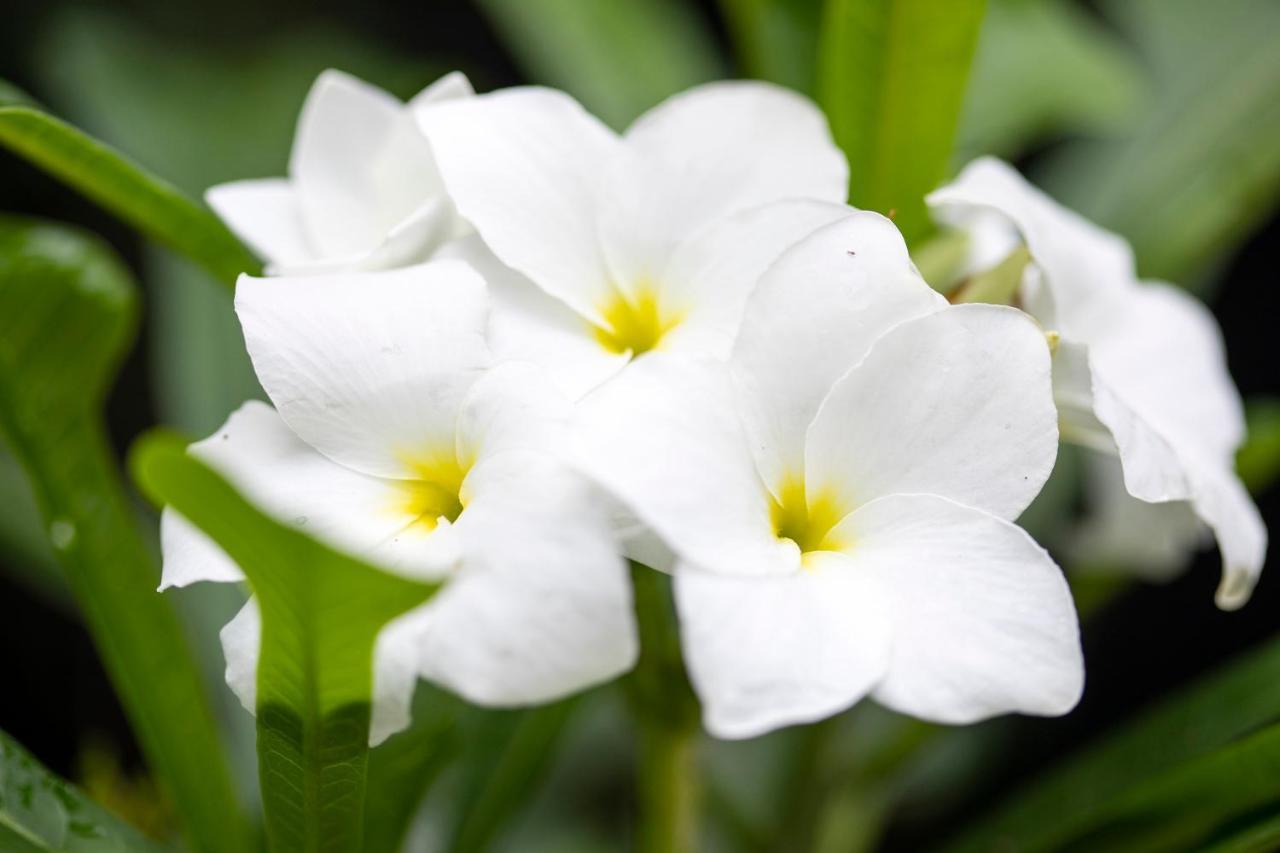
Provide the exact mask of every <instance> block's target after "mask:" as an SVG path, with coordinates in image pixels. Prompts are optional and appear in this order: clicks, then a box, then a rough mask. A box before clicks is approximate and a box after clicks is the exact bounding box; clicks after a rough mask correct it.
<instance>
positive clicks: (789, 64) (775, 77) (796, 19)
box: [720, 0, 822, 93]
mask: <svg viewBox="0 0 1280 853" xmlns="http://www.w3.org/2000/svg"><path fill="white" fill-rule="evenodd" d="M720 9H721V10H722V12H723V13H724V17H725V22H726V23H727V24H728V26H729V33H730V35H731V36H732V37H733V42H734V45H735V47H736V51H737V54H738V62H739V64H740V65H741V66H742V69H743V71H745V72H746V73H747V74H748V75H750V76H752V77H756V78H759V79H761V80H769V81H771V82H774V83H780V84H782V85H783V86H790V87H791V88H792V89H796V90H798V91H801V92H806V93H812V92H813V85H814V67H813V56H814V53H815V51H816V50H817V45H818V24H819V22H820V20H821V18H822V0H720Z"/></svg>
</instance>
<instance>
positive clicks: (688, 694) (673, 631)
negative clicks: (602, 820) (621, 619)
mask: <svg viewBox="0 0 1280 853" xmlns="http://www.w3.org/2000/svg"><path fill="white" fill-rule="evenodd" d="M631 574H632V582H633V585H634V589H635V606H636V621H637V625H638V627H639V633H640V660H639V661H638V662H637V664H636V669H635V672H634V673H633V674H632V676H631V677H630V678H629V679H628V685H627V686H628V697H629V699H630V703H631V709H632V714H633V716H634V717H635V720H636V727H637V731H638V734H637V745H638V751H639V754H638V756H637V760H636V772H637V779H636V800H637V807H638V811H639V821H638V825H637V838H636V849H637V850H638V851H640V853H685V851H693V850H696V849H697V846H698V844H697V841H698V813H699V800H700V793H701V774H700V771H699V767H698V749H697V746H698V743H697V742H698V704H697V701H696V700H695V699H694V697H693V691H692V690H691V689H690V688H689V680H688V677H687V676H686V674H685V670H684V663H683V661H682V659H681V656H680V640H679V635H678V633H677V630H678V629H677V626H676V616H675V608H674V607H673V606H672V602H671V589H670V579H669V578H668V577H667V576H666V575H663V574H662V573H660V572H657V571H654V570H653V569H650V568H647V567H645V566H641V565H638V564H633V568H632V573H631Z"/></svg>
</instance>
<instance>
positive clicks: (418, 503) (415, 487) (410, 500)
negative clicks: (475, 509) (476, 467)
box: [391, 451, 467, 532]
mask: <svg viewBox="0 0 1280 853" xmlns="http://www.w3.org/2000/svg"><path fill="white" fill-rule="evenodd" d="M405 464H406V466H407V467H408V468H409V470H410V471H411V472H412V475H413V476H412V477H411V478H409V479H405V480H400V481H398V482H397V483H396V494H395V498H394V500H393V502H392V507H391V508H392V510H393V511H394V512H395V513H397V514H398V515H401V516H403V517H406V518H408V519H409V526H410V527H411V528H413V529H417V530H420V531H422V532H430V531H432V530H435V529H436V526H437V525H438V524H439V523H440V519H441V518H444V519H447V520H448V521H449V522H450V523H452V522H455V521H457V520H458V516H460V515H462V509H463V507H464V506H465V505H466V502H465V501H464V500H463V498H462V481H463V479H465V478H466V476H467V470H466V468H465V467H464V466H463V465H461V464H460V463H459V462H458V460H457V457H456V456H455V455H454V453H453V452H452V451H448V452H442V453H436V454H414V455H410V456H406V457H405Z"/></svg>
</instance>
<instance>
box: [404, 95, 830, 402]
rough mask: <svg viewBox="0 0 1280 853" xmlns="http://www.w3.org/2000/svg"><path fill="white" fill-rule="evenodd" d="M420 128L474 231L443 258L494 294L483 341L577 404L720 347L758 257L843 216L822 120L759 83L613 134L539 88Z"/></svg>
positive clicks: (676, 101)
mask: <svg viewBox="0 0 1280 853" xmlns="http://www.w3.org/2000/svg"><path fill="white" fill-rule="evenodd" d="M420 124H421V126H422V128H423V130H424V132H425V134H426V136H427V138H428V139H429V140H430V143H431V147H432V150H433V152H434V154H435V157H436V162H437V163H438V165H439V168H440V174H441V176H442V178H443V179H444V184H445V187H446V188H447V190H448V192H449V194H450V196H451V197H452V199H453V201H454V203H455V204H456V206H457V210H458V212H459V214H460V215H461V216H462V218H463V219H465V220H466V221H468V222H469V223H470V225H471V226H473V227H474V228H475V230H476V232H477V233H478V236H477V237H473V238H471V239H470V240H464V241H462V242H460V243H458V244H455V245H454V246H452V247H450V248H449V249H448V250H446V253H445V254H450V253H452V254H455V255H457V256H461V257H464V258H466V259H467V260H469V261H471V262H472V263H473V264H475V265H476V266H477V267H478V268H480V269H482V271H484V273H485V275H486V278H488V279H489V281H490V283H491V285H492V286H493V293H494V299H495V301H496V303H497V304H498V306H499V308H500V309H501V310H499V311H497V312H495V330H494V336H495V347H497V348H499V349H500V350H501V351H502V352H504V353H509V354H512V355H518V356H521V357H527V358H530V359H533V360H536V361H539V362H540V363H544V364H548V365H550V367H551V369H552V370H553V372H554V373H555V374H556V375H557V376H558V377H559V381H560V384H561V386H562V387H564V388H565V389H566V391H567V392H568V393H570V394H571V395H572V396H578V395H580V394H581V393H584V392H585V391H587V390H589V389H590V388H592V387H594V386H595V385H597V384H599V382H601V381H602V380H603V379H605V378H607V377H608V376H610V375H612V374H613V373H614V372H616V371H617V370H618V369H619V368H620V367H621V366H622V365H624V364H626V363H627V362H628V361H629V360H631V359H632V358H634V357H636V356H640V355H642V354H644V353H648V352H652V351H664V352H676V351H681V352H699V353H710V354H720V355H723V354H727V352H728V350H729V347H730V345H731V343H732V340H733V335H734V333H735V332H736V329H737V325H738V321H739V319H740V317H741V313H742V306H743V303H744V301H745V299H746V296H747V294H748V293H749V291H750V287H751V285H752V284H753V283H754V281H755V279H756V278H757V277H758V275H759V274H760V272H761V271H762V270H763V269H764V267H765V266H767V265H768V263H769V262H770V261H771V260H772V259H773V258H774V257H776V255H777V254H778V252H780V251H781V250H782V249H783V248H785V247H786V246H787V245H789V244H790V243H792V242H794V241H795V240H797V239H799V238H800V237H802V236H804V235H805V234H807V233H809V232H810V231H812V230H813V229H814V228H816V227H818V226H819V225H822V224H825V223H827V222H830V221H832V219H834V218H836V217H837V216H840V215H843V214H844V212H845V209H844V208H843V201H844V198H845V194H846V188H847V166H846V164H845V159H844V156H843V154H841V152H840V150H839V149H838V148H837V147H836V146H835V144H834V143H833V142H832V139H831V135H830V132H829V130H828V128H827V122H826V119H825V118H824V117H823V115H822V113H821V112H820V111H819V110H818V109H817V107H815V106H814V105H813V104H812V103H810V102H809V101H807V100H805V99H804V98H802V97H801V96H799V95H796V94H794V93H792V92H789V91H787V90H784V89H781V88H778V87H776V86H771V85H767V84H763V83H742V82H736V83H716V84H710V85H706V86H701V87H697V88H694V89H691V90H689V91H687V92H685V93H683V94H680V95H677V96H675V97H673V98H671V99H669V100H667V101H666V102H664V103H663V104H660V105H659V106H657V107H656V108H654V109H653V110H650V111H649V112H648V113H646V114H645V115H644V116H642V117H641V118H640V119H639V120H637V121H636V122H635V123H634V124H633V125H632V126H631V127H630V128H629V129H628V130H627V131H626V133H625V134H623V135H621V136H619V135H618V134H616V133H614V132H613V131H611V130H609V129H608V128H607V127H605V126H604V125H603V124H601V123H600V122H599V121H598V120H597V119H595V118H594V117H593V116H591V115H590V114H588V113H587V112H586V111H585V110H584V109H583V108H582V107H581V106H580V105H579V104H578V103H577V102H576V101H574V100H573V99H572V98H570V97H569V96H568V95H565V94H563V93H561V92H557V91H553V90H549V89H541V88H516V89H507V90H502V91H497V92H493V93H490V94H487V95H481V96H478V97H475V98H469V99H465V100H458V101H454V102H451V103H448V104H442V105H440V106H439V107H437V108H435V109H432V110H430V111H429V112H423V113H422V114H421V115H420ZM787 200H790V201H787ZM780 201H786V203H783V204H778V205H772V204H771V203H774V202H780ZM766 206H768V207H766ZM490 251H491V252H492V255H491V256H489V257H488V258H487V259H486V255H487V254H488V253H489V252H490ZM493 256H496V258H494V257H493ZM499 262H500V263H499ZM504 265H505V267H506V268H508V269H503V266H504Z"/></svg>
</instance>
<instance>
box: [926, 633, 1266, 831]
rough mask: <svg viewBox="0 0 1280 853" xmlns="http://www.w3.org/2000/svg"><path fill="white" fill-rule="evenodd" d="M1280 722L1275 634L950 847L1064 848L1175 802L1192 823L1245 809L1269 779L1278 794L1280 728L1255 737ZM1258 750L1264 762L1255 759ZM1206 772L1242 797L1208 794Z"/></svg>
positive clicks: (1055, 771) (1142, 717)
mask: <svg viewBox="0 0 1280 853" xmlns="http://www.w3.org/2000/svg"><path fill="white" fill-rule="evenodd" d="M1277 719H1280V641H1277V640H1273V641H1271V642H1270V643H1269V644H1267V645H1266V646H1264V647H1263V648H1261V649H1259V650H1257V651H1254V652H1252V653H1250V654H1248V655H1247V656H1245V657H1244V658H1243V659H1241V660H1239V661H1237V662H1235V663H1233V664H1231V665H1230V666H1228V667H1227V668H1225V669H1223V670H1220V671H1218V672H1216V673H1214V674H1212V675H1210V676H1209V677H1208V678H1206V679H1204V680H1202V681H1200V682H1198V683H1197V684H1195V685H1192V686H1191V687H1190V688H1188V689H1185V690H1183V691H1182V692H1181V693H1179V694H1177V695H1175V696H1174V697H1173V698H1171V699H1169V700H1167V701H1165V702H1163V703H1161V704H1160V705H1159V706H1157V707H1156V708H1155V709H1154V710H1151V711H1149V712H1147V713H1144V714H1142V715H1140V716H1139V717H1138V718H1137V719H1135V720H1134V721H1133V722H1131V723H1129V724H1127V725H1125V726H1124V727H1123V728H1122V729H1121V730H1120V731H1118V732H1116V733H1115V734H1113V735H1111V736H1109V737H1107V738H1105V739H1104V740H1103V741H1102V742H1100V743H1098V744H1097V745H1095V746H1092V747H1090V748H1087V749H1086V750H1085V751H1084V752H1082V753H1081V754H1080V755H1078V756H1077V757H1076V758H1074V759H1071V760H1069V761H1067V762H1066V763H1065V764H1063V765H1060V766H1058V767H1056V768H1053V769H1051V770H1050V771H1049V772H1047V773H1046V775H1044V776H1043V777H1042V778H1041V779H1040V780H1038V781H1037V782H1035V783H1033V784H1031V785H1029V786H1026V787H1024V789H1023V790H1022V792H1021V793H1020V794H1019V795H1017V796H1016V797H1014V798H1013V799H1012V800H1010V801H1008V802H1007V803H1006V804H1005V805H1004V806H1003V807H1002V808H1001V809H1000V810H999V811H998V812H997V813H995V814H994V815H991V816H990V817H988V818H986V819H984V820H981V821H979V822H978V823H977V824H975V825H974V826H973V827H972V828H971V829H970V830H969V831H968V832H966V833H965V834H964V835H963V836H961V837H960V838H959V840H957V841H956V843H954V844H953V845H952V846H950V847H948V848H947V849H948V850H952V851H980V850H996V849H1000V850H1019V851H1024V853H1032V851H1041V850H1059V849H1063V848H1064V847H1066V846H1068V845H1070V844H1073V843H1082V842H1083V840H1084V839H1087V838H1091V837H1092V833H1100V832H1101V831H1102V830H1103V829H1104V828H1108V827H1109V828H1112V829H1116V828H1119V827H1122V826H1123V824H1124V823H1125V822H1126V821H1128V820H1129V819H1132V820H1133V821H1135V822H1138V821H1145V820H1148V819H1149V818H1150V817H1151V815H1152V813H1154V812H1155V811H1158V810H1159V809H1160V808H1164V807H1165V806H1169V807H1173V806H1172V805H1170V804H1173V803H1175V802H1176V804H1177V805H1176V809H1177V811H1179V812H1181V813H1182V814H1181V815H1180V819H1185V820H1187V821H1188V822H1191V821H1203V820H1204V819H1206V818H1213V817H1215V816H1220V815H1222V814H1224V813H1226V812H1227V811H1230V810H1231V809H1232V808H1236V807H1245V806H1246V805H1247V802H1248V801H1249V798H1250V797H1256V796H1259V795H1260V794H1259V791H1260V790H1262V789H1263V787H1264V786H1267V785H1269V786H1270V788H1269V791H1270V795H1271V796H1272V797H1273V798H1274V797H1276V796H1280V786H1277V785H1276V780H1277V779H1280V749H1278V746H1280V745H1278V744H1277V743H1276V740H1277V731H1280V730H1276V729H1275V728H1274V726H1273V727H1272V728H1271V729H1267V730H1266V733H1265V734H1260V735H1258V736H1254V735H1252V734H1251V733H1253V732H1257V731H1259V730H1260V729H1262V728H1263V727H1265V726H1270V725H1272V724H1273V723H1274V722H1275V721H1276V720H1277ZM1257 737H1262V739H1261V740H1257V739H1256V738H1257ZM1242 744H1250V747H1249V748H1247V749H1242V748H1240V746H1241V745H1242ZM1254 749H1257V750H1258V754H1257V756H1256V758H1257V761H1258V762H1260V764H1255V763H1253V760H1252V759H1250V758H1249V756H1248V753H1250V752H1251V751H1253V750H1254ZM1208 778H1212V779H1213V780H1214V781H1213V784H1216V785H1219V786H1221V787H1223V788H1231V787H1233V786H1235V787H1236V788H1239V789H1240V790H1239V792H1238V796H1239V799H1236V800H1234V801H1233V800H1232V797H1235V796H1236V794H1232V793H1229V792H1226V791H1223V792H1220V793H1219V794H1218V795H1216V796H1215V797H1208V798H1206V797H1205V796H1204V794H1205V787H1204V786H1205V784H1206V782H1205V780H1206V779H1208ZM1148 782H1150V783H1151V788H1149V789H1148V788H1146V787H1145V785H1146V783H1148ZM1162 798H1163V799H1162ZM1197 803H1199V804H1200V805H1197ZM1126 804H1127V805H1126ZM1197 808H1201V811H1199V812H1197V813H1196V814H1192V812H1194V811H1195V810H1196V809H1197ZM1081 849H1090V848H1089V847H1088V846H1087V845H1086V846H1085V847H1083V848H1081ZM1095 849H1096V848H1095ZM1129 849H1136V848H1133V847H1130V848H1129ZM1147 849H1159V848H1158V846H1157V847H1155V848H1147ZM1174 849H1186V848H1174Z"/></svg>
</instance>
